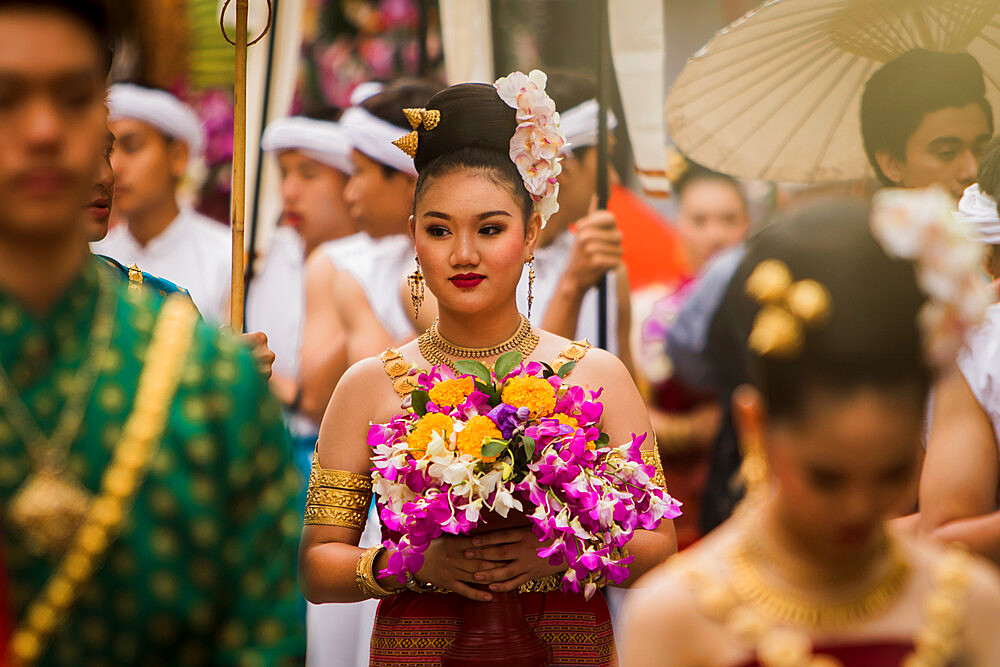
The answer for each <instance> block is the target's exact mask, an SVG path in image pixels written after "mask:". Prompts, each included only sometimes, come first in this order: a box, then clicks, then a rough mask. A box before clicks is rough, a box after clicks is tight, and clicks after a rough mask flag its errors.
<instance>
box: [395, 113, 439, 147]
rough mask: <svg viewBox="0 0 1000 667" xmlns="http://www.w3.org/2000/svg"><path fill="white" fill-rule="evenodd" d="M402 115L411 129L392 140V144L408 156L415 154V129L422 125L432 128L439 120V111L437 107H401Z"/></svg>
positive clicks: (427, 128)
mask: <svg viewBox="0 0 1000 667" xmlns="http://www.w3.org/2000/svg"><path fill="white" fill-rule="evenodd" d="M403 115H404V116H406V120H407V121H408V122H409V123H410V127H412V128H413V131H412V132H410V133H409V134H407V135H406V136H403V137H400V138H399V139H396V140H395V141H394V142H392V145H393V146H395V147H396V148H398V149H399V150H401V151H403V152H404V153H406V154H407V155H409V156H410V157H416V156H417V140H418V135H417V130H418V129H420V126H421V125H423V126H424V129H425V130H433V129H434V128H435V127H437V126H438V123H440V122H441V112H440V111H438V110H437V109H403Z"/></svg>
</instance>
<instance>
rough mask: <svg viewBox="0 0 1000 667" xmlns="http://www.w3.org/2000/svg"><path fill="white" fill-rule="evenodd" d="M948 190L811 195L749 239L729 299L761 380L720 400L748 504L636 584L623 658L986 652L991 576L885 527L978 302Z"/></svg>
mask: <svg viewBox="0 0 1000 667" xmlns="http://www.w3.org/2000/svg"><path fill="white" fill-rule="evenodd" d="M949 199H950V198H949V197H948V196H947V195H946V194H944V192H943V191H926V192H921V191H917V192H909V193H907V192H903V191H885V192H883V193H880V194H879V195H878V196H877V197H876V200H875V202H874V203H873V205H872V206H871V207H869V205H867V204H865V203H862V202H858V201H851V200H830V201H825V202H822V203H818V204H814V205H812V206H810V207H808V208H803V209H799V210H797V211H793V212H791V213H789V214H787V215H786V216H785V217H784V218H783V219H779V220H777V221H775V222H774V223H773V224H771V225H770V226H768V227H767V228H766V229H764V230H763V231H761V232H760V233H759V234H758V235H757V236H755V237H754V238H753V239H751V240H750V242H749V243H748V247H747V254H746V257H745V258H744V260H743V262H742V264H741V265H740V268H739V269H738V271H737V272H736V274H735V277H734V278H733V281H732V282H731V283H730V287H729V291H728V293H727V295H726V297H725V299H726V301H727V302H728V305H727V306H726V308H727V310H728V312H733V313H737V314H738V317H736V318H734V321H733V322H732V326H733V327H734V328H735V329H736V332H734V333H733V335H734V336H737V335H740V333H739V332H742V336H743V338H744V339H745V340H747V343H748V345H747V351H748V352H749V354H748V358H747V360H748V370H749V372H750V375H749V377H753V378H755V385H756V386H755V387H750V386H744V387H741V388H740V389H739V390H738V391H737V394H736V396H735V398H734V409H735V412H736V417H737V424H738V430H739V432H740V440H741V442H742V444H743V447H744V450H745V452H744V455H745V458H744V465H743V471H742V472H743V477H744V480H745V483H746V486H747V499H746V500H745V501H744V503H743V505H742V506H741V507H740V508H739V509H738V511H737V512H736V513H735V515H734V516H733V518H731V519H730V520H729V521H728V522H726V523H725V524H723V526H721V527H720V528H719V529H718V530H717V531H716V532H714V533H713V534H711V535H709V536H708V537H707V538H706V539H704V540H703V541H702V542H701V543H699V544H698V545H696V546H695V547H693V548H692V549H690V550H688V551H686V552H685V553H684V554H681V555H679V556H677V557H675V558H674V559H673V560H671V561H670V562H669V563H668V564H667V566H666V567H665V568H663V569H662V570H660V571H658V572H656V573H655V574H652V575H650V576H649V577H647V578H646V579H644V580H643V582H641V583H640V585H639V588H640V590H639V591H637V592H636V594H635V597H634V598H633V599H632V601H631V607H630V609H628V610H627V618H628V624H627V627H626V628H625V646H624V656H625V657H624V660H623V664H624V665H626V666H627V667H644V666H647V665H648V666H653V665H655V666H656V667H662V666H664V665H685V666H689V665H713V666H715V665H764V666H766V667H779V666H789V667H791V666H811V667H820V666H823V667H827V666H831V665H842V666H846V667H851V666H861V665H865V666H872V665H874V666H881V665H913V666H915V665H921V666H925V665H955V664H961V665H993V664H996V660H997V656H1000V634H998V633H997V632H996V631H995V624H996V618H997V617H998V614H1000V582H998V578H997V575H996V573H995V572H994V571H993V570H992V569H991V568H989V567H988V566H986V565H985V564H983V563H980V562H979V561H978V560H977V559H976V558H975V557H973V556H970V555H968V554H967V553H965V552H963V551H960V550H955V549H951V550H947V549H943V548H941V547H938V546H931V545H930V544H925V543H923V542H919V541H915V540H913V539H910V538H908V537H906V536H904V535H901V534H896V533H895V532H894V531H893V530H891V529H890V528H889V527H888V526H887V524H886V519H887V518H890V517H892V516H895V515H898V513H900V512H902V511H905V510H906V509H908V508H907V507H905V503H906V502H907V501H908V499H909V498H912V492H913V485H914V484H915V482H916V478H917V475H918V472H919V467H920V459H921V445H920V443H921V433H922V427H923V416H924V404H925V400H926V398H927V392H928V387H929V384H930V381H931V378H932V377H933V375H934V374H935V372H936V371H937V370H939V369H944V368H947V367H948V364H949V360H950V359H953V356H954V353H955V352H957V350H958V348H959V346H960V345H961V342H962V335H963V332H964V331H965V330H967V329H968V328H969V327H970V326H972V325H973V324H974V323H975V321H976V320H977V318H978V317H979V316H981V314H982V312H983V310H984V309H985V305H986V303H988V299H987V297H986V295H985V292H984V291H983V290H981V286H979V285H978V284H977V276H976V262H975V261H974V255H975V251H974V249H972V250H970V248H969V246H968V244H967V241H966V239H965V237H964V236H963V235H962V234H961V232H960V231H959V230H957V229H956V228H955V227H954V225H955V223H954V221H953V220H952V217H951V211H950V202H949ZM876 239H877V240H876ZM970 253H971V254H970ZM970 257H971V258H973V259H972V261H969V260H970ZM900 259H905V260H908V261H900ZM922 290H923V291H922Z"/></svg>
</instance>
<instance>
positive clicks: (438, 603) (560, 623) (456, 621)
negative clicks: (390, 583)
mask: <svg viewBox="0 0 1000 667" xmlns="http://www.w3.org/2000/svg"><path fill="white" fill-rule="evenodd" d="M521 607H522V608H523V609H524V616H525V618H526V619H527V621H528V625H530V626H531V628H532V629H533V630H534V631H535V633H536V634H537V635H538V637H539V638H540V639H541V640H542V641H544V642H545V643H546V644H548V645H549V646H551V647H552V664H553V665H599V666H600V667H613V666H614V665H617V664H618V656H617V653H616V651H615V635H614V631H613V630H612V628H611V614H610V613H609V612H608V603H607V601H606V600H605V599H604V595H602V594H601V593H600V592H598V593H597V594H596V595H595V596H594V597H593V598H591V599H590V600H589V601H587V600H584V599H583V596H582V595H568V594H566V593H562V592H558V591H557V592H554V593H522V594H521ZM461 624H462V599H461V598H460V597H459V596H457V595H454V594H448V595H445V594H440V593H425V594H417V593H412V592H410V591H406V592H404V593H401V594H399V595H394V596H392V597H390V598H386V599H384V600H382V601H381V602H380V603H379V606H378V613H377V614H376V616H375V629H374V631H373V632H372V643H371V667H396V666H397V665H419V666H422V667H437V666H438V665H440V664H441V655H442V654H443V653H444V652H445V650H447V648H448V647H449V646H451V644H452V642H453V641H455V637H456V636H457V635H458V630H459V627H460V626H461Z"/></svg>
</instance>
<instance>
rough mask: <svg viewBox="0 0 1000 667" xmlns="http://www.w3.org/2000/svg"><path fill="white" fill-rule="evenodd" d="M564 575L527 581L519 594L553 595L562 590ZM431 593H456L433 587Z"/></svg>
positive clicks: (520, 588)
mask: <svg viewBox="0 0 1000 667" xmlns="http://www.w3.org/2000/svg"><path fill="white" fill-rule="evenodd" d="M562 580H563V577H562V574H559V573H557V574H550V575H549V576H547V577H542V578H541V579H532V580H531V581H526V582H524V583H523V584H521V585H520V586H518V587H517V592H518V593H552V592H554V591H561V590H562ZM428 592H430V593H446V594H449V593H454V591H449V590H448V589H447V588H440V587H438V586H433V587H432V588H430V589H428Z"/></svg>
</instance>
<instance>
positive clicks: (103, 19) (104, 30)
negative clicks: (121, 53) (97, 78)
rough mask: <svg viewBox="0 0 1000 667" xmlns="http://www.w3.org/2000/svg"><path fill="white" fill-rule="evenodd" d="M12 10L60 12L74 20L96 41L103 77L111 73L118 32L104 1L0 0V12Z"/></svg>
mask: <svg viewBox="0 0 1000 667" xmlns="http://www.w3.org/2000/svg"><path fill="white" fill-rule="evenodd" d="M13 8H20V9H31V10H39V11H55V12H62V13H63V14H67V15H69V16H71V17H72V18H74V19H76V20H77V21H78V22H80V23H82V24H83V25H84V26H85V27H86V28H87V30H88V31H89V32H90V33H91V34H92V35H93V36H94V39H96V40H97V45H98V49H99V50H100V52H101V59H102V63H101V64H102V66H103V68H104V74H105V76H106V75H107V74H108V73H109V72H110V71H111V59H112V56H113V54H114V44H115V42H116V41H117V32H118V30H117V27H116V26H114V25H113V24H112V21H111V18H112V17H111V13H110V9H109V8H108V3H107V1H106V0H0V10H4V9H13Z"/></svg>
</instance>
